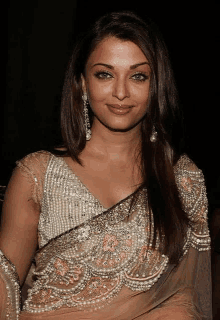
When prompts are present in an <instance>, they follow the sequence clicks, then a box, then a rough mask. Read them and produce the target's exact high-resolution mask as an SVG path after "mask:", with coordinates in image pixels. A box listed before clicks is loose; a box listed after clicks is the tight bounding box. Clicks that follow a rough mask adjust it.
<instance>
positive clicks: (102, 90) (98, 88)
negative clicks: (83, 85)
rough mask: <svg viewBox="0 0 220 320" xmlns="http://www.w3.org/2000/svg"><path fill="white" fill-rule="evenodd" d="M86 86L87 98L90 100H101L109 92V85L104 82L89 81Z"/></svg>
mask: <svg viewBox="0 0 220 320" xmlns="http://www.w3.org/2000/svg"><path fill="white" fill-rule="evenodd" d="M88 88H89V89H88V93H89V98H90V101H91V102H92V101H94V102H101V101H103V100H105V99H106V98H107V97H108V96H109V94H110V93H111V86H110V85H106V84H100V83H96V82H92V83H89V85H88Z"/></svg>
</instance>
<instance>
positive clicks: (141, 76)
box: [132, 72, 149, 82]
mask: <svg viewBox="0 0 220 320" xmlns="http://www.w3.org/2000/svg"><path fill="white" fill-rule="evenodd" d="M132 78H133V79H134V80H135V81H140V82H143V81H146V80H147V79H149V76H148V75H147V74H145V73H142V72H138V73H135V74H134V75H133V76H132Z"/></svg>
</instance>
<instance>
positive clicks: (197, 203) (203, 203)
mask: <svg viewBox="0 0 220 320" xmlns="http://www.w3.org/2000/svg"><path fill="white" fill-rule="evenodd" d="M174 173H175V179H176V184H177V187H178V190H179V195H180V198H181V200H182V203H183V206H184V208H185V210H186V211H187V212H188V213H189V214H190V215H195V214H196V211H199V212H200V213H205V215H206V214H207V194H206V186H205V179H204V175H203V172H202V170H201V169H199V168H198V167H197V165H196V164H195V163H194V162H193V161H192V160H191V159H190V158H189V157H188V156H187V155H186V154H184V155H182V156H181V157H180V159H179V160H178V162H177V163H176V165H175V167H174Z"/></svg>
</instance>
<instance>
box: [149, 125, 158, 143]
mask: <svg viewBox="0 0 220 320" xmlns="http://www.w3.org/2000/svg"><path fill="white" fill-rule="evenodd" d="M150 141H151V142H156V141H157V131H156V130H155V126H153V130H152V135H151V136H150Z"/></svg>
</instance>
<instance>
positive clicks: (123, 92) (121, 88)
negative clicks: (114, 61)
mask: <svg viewBox="0 0 220 320" xmlns="http://www.w3.org/2000/svg"><path fill="white" fill-rule="evenodd" d="M112 95H113V97H116V98H117V99H118V100H120V101H122V100H124V99H125V98H129V97H130V93H129V88H128V85H127V83H126V80H125V79H118V81H116V82H115V83H114V88H113V93H112Z"/></svg>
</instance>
